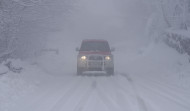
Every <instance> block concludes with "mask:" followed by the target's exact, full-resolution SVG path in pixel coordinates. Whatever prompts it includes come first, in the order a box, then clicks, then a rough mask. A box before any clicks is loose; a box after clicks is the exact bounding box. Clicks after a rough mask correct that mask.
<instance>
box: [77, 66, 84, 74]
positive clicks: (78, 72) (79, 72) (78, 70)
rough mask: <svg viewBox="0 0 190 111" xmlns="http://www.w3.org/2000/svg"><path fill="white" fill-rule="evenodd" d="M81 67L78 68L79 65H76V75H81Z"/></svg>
mask: <svg viewBox="0 0 190 111" xmlns="http://www.w3.org/2000/svg"><path fill="white" fill-rule="evenodd" d="M82 72H83V71H82V68H79V67H77V75H78V76H80V75H82Z"/></svg>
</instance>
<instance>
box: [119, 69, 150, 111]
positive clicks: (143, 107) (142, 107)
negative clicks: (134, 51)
mask: <svg viewBox="0 0 190 111" xmlns="http://www.w3.org/2000/svg"><path fill="white" fill-rule="evenodd" d="M119 75H121V76H122V77H124V78H125V79H126V80H127V81H129V83H130V84H131V86H132V87H133V90H134V93H135V96H136V97H135V98H136V100H137V103H138V107H139V111H148V109H147V106H146V104H145V102H144V100H143V99H142V98H141V97H140V94H139V93H138V90H137V88H136V86H135V84H134V81H133V79H132V78H131V77H130V76H129V75H128V74H124V73H119Z"/></svg>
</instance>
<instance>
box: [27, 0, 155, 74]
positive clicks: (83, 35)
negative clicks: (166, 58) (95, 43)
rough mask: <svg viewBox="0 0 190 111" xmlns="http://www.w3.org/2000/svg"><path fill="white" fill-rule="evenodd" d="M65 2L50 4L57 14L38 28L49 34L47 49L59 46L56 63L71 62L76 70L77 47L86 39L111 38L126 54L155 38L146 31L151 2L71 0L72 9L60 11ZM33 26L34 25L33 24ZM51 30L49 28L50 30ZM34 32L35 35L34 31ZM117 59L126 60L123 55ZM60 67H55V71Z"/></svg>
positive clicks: (118, 52) (139, 0)
mask: <svg viewBox="0 0 190 111" xmlns="http://www.w3.org/2000/svg"><path fill="white" fill-rule="evenodd" d="M56 2H57V3H56ZM61 3H62V1H55V2H54V5H52V6H53V7H50V9H49V10H53V11H52V13H50V12H51V11H50V12H48V14H49V15H50V16H52V14H53V17H52V18H51V19H47V20H46V21H45V26H43V25H42V26H41V27H43V29H42V30H41V29H39V30H40V32H38V33H43V34H44V35H46V36H47V41H46V46H45V47H46V48H47V49H58V50H59V52H60V53H59V54H60V56H59V57H58V58H59V59H58V60H57V61H59V62H56V63H55V64H57V65H56V66H54V67H62V64H61V62H62V63H66V64H67V65H65V67H67V68H66V69H68V70H70V71H71V70H72V72H75V69H74V71H73V68H72V67H73V66H75V65H76V56H77V52H75V48H76V47H80V44H81V41H82V40H83V39H105V40H108V41H109V42H110V46H111V47H115V48H116V53H117V55H121V54H124V55H123V56H127V55H125V54H126V52H127V53H128V54H129V55H130V53H137V52H138V51H139V50H141V49H142V48H143V47H147V45H149V44H150V42H152V41H150V39H151V38H150V37H149V36H147V35H146V33H145V32H146V27H147V22H148V18H149V17H150V16H151V14H152V12H151V11H152V10H151V11H150V8H151V6H150V5H151V4H149V3H148V2H142V1H141V0H128V1H123V0H119V1H115V0H79V1H75V2H73V3H71V7H70V8H69V11H63V12H61V11H60V10H61V9H62V8H61V5H60V4H61ZM55 4H59V5H55ZM63 5H64V3H63ZM58 7H59V8H60V9H59V8H58ZM63 7H64V6H63ZM48 8H49V7H48ZM45 11H46V10H45ZM39 13H40V12H39ZM43 13H44V12H43ZM32 16H33V15H32ZM46 16H48V15H45V17H46ZM26 17H28V15H27V16H26ZM43 17H44V16H43ZM29 26H30V27H31V25H29ZM47 27H48V28H50V29H47ZM32 30H33V29H32ZM37 30H38V29H37ZM43 30H44V31H43ZM47 30H49V31H48V32H47ZM44 32H45V33H44ZM44 35H43V36H44ZM32 36H35V35H33V34H32ZM38 36H41V34H40V35H38ZM36 37H37V36H36ZM40 42H41V41H40ZM117 55H116V56H117ZM40 59H41V58H40ZM43 59H44V58H43ZM116 59H117V57H116ZM128 59H130V58H128ZM47 60H48V61H51V60H50V59H49V58H48V59H45V60H44V61H45V63H44V64H46V65H47ZM53 61H55V60H53ZM116 61H117V62H118V63H119V62H122V61H121V60H119V59H117V60H116ZM50 66H51V62H49V65H48V66H46V67H47V69H49V67H50ZM57 70H59V68H58V69H57ZM57 70H55V69H52V71H57ZM58 72H59V71H58ZM61 72H63V71H61ZM68 72H69V71H68Z"/></svg>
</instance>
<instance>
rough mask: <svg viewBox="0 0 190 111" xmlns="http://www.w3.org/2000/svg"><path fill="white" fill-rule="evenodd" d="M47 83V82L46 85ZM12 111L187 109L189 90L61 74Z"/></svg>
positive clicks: (119, 77) (122, 76) (135, 79)
mask: <svg viewBox="0 0 190 111" xmlns="http://www.w3.org/2000/svg"><path fill="white" fill-rule="evenodd" d="M45 84H46V85H45ZM45 84H44V85H42V86H41V88H40V89H39V90H38V91H37V92H36V93H35V94H33V95H30V96H28V97H27V98H25V99H26V100H23V102H21V104H20V105H18V109H17V108H16V109H15V108H14V110H15V111H26V110H27V111H179V110H180V111H189V109H190V106H189V98H190V96H189V93H188V92H185V91H181V90H180V91H179V89H177V88H176V87H172V86H169V85H166V84H164V83H162V82H159V81H156V80H153V79H151V78H144V77H141V76H135V75H129V74H127V73H117V74H116V75H115V76H75V75H71V76H62V77H56V78H54V80H53V81H47V83H45Z"/></svg>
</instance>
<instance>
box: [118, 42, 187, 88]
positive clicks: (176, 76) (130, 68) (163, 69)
mask: <svg viewBox="0 0 190 111" xmlns="http://www.w3.org/2000/svg"><path fill="white" fill-rule="evenodd" d="M126 49H127V48H126ZM142 49H143V50H142ZM139 51H140V53H139ZM125 52H126V53H123V52H117V55H116V56H117V57H120V58H123V60H120V59H119V58H117V57H116V58H115V61H116V70H118V72H128V74H130V75H131V76H133V75H139V76H145V77H150V78H152V79H155V80H157V81H161V82H163V83H166V84H171V85H174V86H175V87H176V86H177V87H180V88H184V89H188V90H190V81H189V80H190V64H189V61H188V58H189V57H188V55H187V54H180V53H178V52H177V51H175V50H173V49H172V48H170V47H168V46H167V45H165V44H164V43H157V44H152V45H150V46H149V47H145V48H139V50H135V51H133V52H132V51H127V50H126V51H125ZM117 61H119V62H117ZM117 66H119V67H117Z"/></svg>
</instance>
